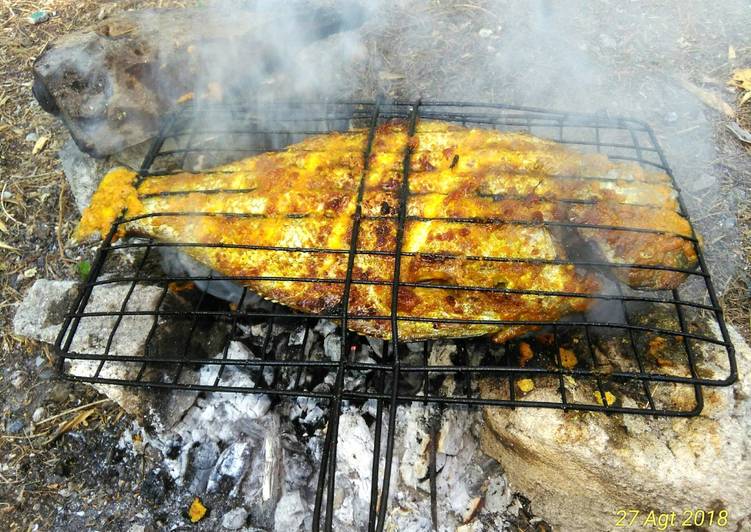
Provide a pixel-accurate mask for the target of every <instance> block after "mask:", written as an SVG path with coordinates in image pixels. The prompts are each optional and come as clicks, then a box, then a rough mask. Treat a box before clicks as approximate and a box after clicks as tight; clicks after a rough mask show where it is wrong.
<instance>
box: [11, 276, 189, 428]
mask: <svg viewBox="0 0 751 532" xmlns="http://www.w3.org/2000/svg"><path fill="white" fill-rule="evenodd" d="M76 287H77V284H76V283H74V282H73V281H50V280H47V279H39V280H37V281H36V282H34V284H33V285H32V286H31V288H30V289H29V291H28V292H27V293H26V296H25V297H24V299H23V301H21V304H20V305H19V306H18V309H17V311H16V315H15V316H14V318H13V330H14V332H15V333H16V334H17V335H19V336H25V337H28V338H33V339H35V340H39V341H42V342H47V343H54V342H55V340H56V338H57V335H58V332H59V331H60V327H61V326H62V323H63V321H64V319H65V314H66V313H67V312H68V309H69V308H70V306H71V305H72V303H73V299H74V297H75V296H76V292H77V290H76ZM129 288H130V287H129V286H128V285H127V284H112V285H98V286H96V287H95V288H94V289H93V291H92V293H91V297H90V299H89V302H88V305H87V307H86V310H87V312H91V313H100V312H101V313H107V314H110V315H104V316H93V317H85V318H83V319H81V321H80V323H79V326H78V329H77V330H76V333H75V335H74V337H73V339H72V340H71V343H70V348H69V352H71V353H82V354H99V355H101V354H104V352H105V348H106V346H107V343H108V341H109V336H110V332H111V331H112V330H113V329H114V325H115V322H116V320H117V318H116V317H115V316H114V315H112V314H115V313H117V312H119V311H120V309H121V307H122V304H123V301H124V300H125V297H126V296H127V294H128V291H129ZM161 293H162V291H161V289H160V288H158V287H156V286H147V285H137V286H136V287H135V289H134V290H133V293H132V294H131V295H130V298H129V300H128V306H127V309H128V310H129V311H153V310H154V309H155V308H156V306H157V305H158V304H159V300H160V298H161ZM152 322H153V318H152V317H151V316H148V315H130V316H124V317H123V318H122V320H121V321H120V323H119V325H118V327H117V329H116V330H115V334H114V335H113V336H112V343H111V346H110V350H109V355H110V356H112V357H118V356H139V355H143V354H144V350H145V344H146V339H147V337H148V334H149V330H150V329H151V326H152ZM67 339H68V338H67V336H66V341H67ZM66 362H67V363H68V364H69V366H68V367H66V372H67V373H69V374H71V375H76V376H81V377H91V376H93V374H94V373H95V372H96V370H97V367H98V366H99V361H95V360H80V359H79V360H73V359H71V360H68V361H66ZM138 369H139V368H137V367H136V366H135V365H134V364H120V363H117V362H115V361H113V362H107V363H105V365H104V366H103V367H102V369H101V371H100V373H99V376H100V377H105V378H111V379H117V380H122V379H129V378H130V379H132V378H134V377H135V376H136V374H137V372H138ZM183 373H184V375H185V378H184V379H183V382H190V381H191V380H193V381H195V375H194V373H193V372H192V370H189V369H186V370H184V372H183ZM93 386H94V388H96V389H97V390H98V391H99V392H100V393H103V394H105V395H106V396H107V397H109V398H110V399H112V400H113V401H115V402H117V403H118V404H119V405H120V406H121V407H123V409H125V410H126V411H127V412H129V413H131V414H134V415H139V416H146V415H148V416H149V421H150V424H152V425H164V426H166V427H169V426H171V425H172V424H174V423H175V422H176V421H177V420H179V419H180V417H181V416H182V413H183V412H185V410H186V409H187V408H188V407H190V405H191V404H192V403H193V401H194V400H195V397H196V395H197V393H178V394H170V395H168V396H167V398H166V399H165V398H160V397H158V396H157V395H156V394H149V395H143V394H140V393H138V391H137V390H136V389H131V388H127V387H124V386H116V385H108V384H94V385H93ZM66 397H67V395H66ZM53 400H54V399H53Z"/></svg>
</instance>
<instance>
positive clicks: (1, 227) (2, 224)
mask: <svg viewBox="0 0 751 532" xmlns="http://www.w3.org/2000/svg"><path fill="white" fill-rule="evenodd" d="M0 232H3V233H7V232H8V226H7V225H5V222H3V221H2V220H0Z"/></svg>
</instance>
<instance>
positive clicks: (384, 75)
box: [378, 70, 404, 81]
mask: <svg viewBox="0 0 751 532" xmlns="http://www.w3.org/2000/svg"><path fill="white" fill-rule="evenodd" d="M378 79H380V80H382V81H397V80H400V79H404V76H403V75H401V74H397V73H395V72H389V71H387V70H381V71H380V72H379V73H378Z"/></svg>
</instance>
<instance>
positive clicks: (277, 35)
mask: <svg viewBox="0 0 751 532" xmlns="http://www.w3.org/2000/svg"><path fill="white" fill-rule="evenodd" d="M340 4H344V5H339V6H336V7H334V6H321V7H315V8H314V7H310V8H308V9H299V6H297V8H296V9H279V8H276V6H275V9H273V10H271V9H267V10H259V11H250V10H248V9H234V8H233V9H232V10H231V11H230V12H228V11H226V10H222V9H212V10H207V9H159V10H149V9H143V10H132V11H127V12H123V13H120V14H117V15H114V16H112V17H109V18H107V19H106V20H103V21H100V22H98V23H96V24H95V25H94V26H91V27H89V28H86V29H84V30H81V31H77V32H73V33H66V34H64V35H62V36H61V37H58V38H57V39H55V40H54V41H53V42H52V43H50V46H48V47H46V48H45V50H44V51H43V52H42V54H41V55H40V56H39V57H38V58H37V60H36V61H35V63H34V67H33V70H34V85H33V92H34V96H35V97H36V99H37V100H38V101H39V103H40V105H41V106H42V108H43V109H45V110H46V111H48V112H51V113H54V114H56V115H58V116H60V117H61V118H62V120H63V122H64V123H65V125H66V126H67V127H68V129H69V130H70V132H71V135H72V137H73V139H74V140H75V142H76V144H77V145H78V146H79V147H80V148H81V149H82V150H83V151H85V152H87V153H90V154H92V155H94V156H95V157H102V156H105V155H109V154H112V153H116V152H118V151H120V150H122V149H123V148H125V147H127V146H133V145H135V144H139V143H142V142H143V141H145V140H147V139H149V138H150V137H152V136H153V135H155V134H156V133H157V132H158V130H159V125H160V118H161V117H163V116H165V115H166V114H167V113H168V112H170V111H172V110H175V109H177V108H178V107H179V103H178V100H179V98H180V97H181V96H183V95H185V94H188V93H194V95H195V99H196V100H201V99H203V100H204V101H205V100H206V99H207V98H209V97H210V96H211V90H212V87H213V86H219V87H221V90H222V91H223V93H224V94H227V95H229V94H232V93H234V92H235V91H238V90H241V91H246V90H248V88H249V87H255V88H256V89H259V86H260V85H261V84H262V83H263V82H264V81H265V80H267V78H268V75H269V70H281V71H282V72H284V71H285V70H290V69H291V67H292V64H293V63H294V61H295V59H296V56H297V53H298V52H299V51H300V50H301V49H302V48H303V47H304V46H305V45H307V44H309V43H312V42H315V41H317V40H319V39H322V38H324V37H326V36H328V35H331V34H334V33H337V32H340V31H343V30H346V29H349V28H351V27H357V26H359V25H360V24H361V23H362V20H363V17H362V14H361V13H360V12H359V8H358V6H357V5H356V4H354V3H352V2H347V3H343V2H340ZM345 8H349V10H347V9H345ZM228 22H231V23H228ZM275 42H279V43H282V42H283V43H284V46H274V45H273V44H274V43H275ZM247 50H255V52H254V54H253V59H254V60H253V61H248V58H247V56H246V53H247ZM239 65H242V67H243V68H238V66H239ZM156 72H158V73H159V75H158V76H157V75H155V73H156ZM214 84H215V85H214ZM291 85H294V84H291ZM274 89H275V90H277V91H278V88H277V87H276V86H275V87H274ZM215 98H221V96H218V95H217V96H215Z"/></svg>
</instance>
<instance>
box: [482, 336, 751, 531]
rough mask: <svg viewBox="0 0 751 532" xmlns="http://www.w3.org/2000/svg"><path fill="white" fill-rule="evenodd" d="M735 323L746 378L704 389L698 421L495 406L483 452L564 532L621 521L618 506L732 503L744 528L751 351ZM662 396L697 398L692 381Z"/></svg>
mask: <svg viewBox="0 0 751 532" xmlns="http://www.w3.org/2000/svg"><path fill="white" fill-rule="evenodd" d="M729 329H730V338H731V341H732V343H733V344H734V346H735V350H736V359H737V362H738V373H739V375H740V380H739V382H738V383H736V384H735V385H734V386H732V387H722V388H712V387H708V388H704V404H705V407H704V410H703V412H702V413H701V415H699V416H697V417H693V418H652V417H649V416H633V415H631V416H605V415H600V414H577V415H571V414H566V413H564V412H563V411H560V410H551V409H535V408H517V409H514V410H511V409H503V408H486V409H485V410H484V419H485V426H484V428H483V430H482V434H481V442H482V448H483V450H484V451H485V452H486V453H487V454H488V455H490V456H492V457H494V458H496V459H497V460H498V461H499V462H500V463H501V464H502V466H503V469H504V471H505V472H506V474H507V475H508V479H509V481H510V483H511V486H512V487H513V489H514V491H520V492H522V493H523V494H524V495H525V496H526V497H527V498H529V499H530V500H532V501H533V503H534V508H535V512H536V513H538V514H539V515H541V516H543V517H544V518H545V520H546V521H547V522H548V523H550V525H552V527H553V528H554V529H555V530H558V529H560V530H602V529H603V528H604V524H605V523H609V524H610V525H609V526H614V524H613V523H614V521H613V515H614V513H613V512H614V511H615V510H614V509H618V508H624V509H629V508H636V509H642V510H646V509H653V508H654V509H656V510H658V511H666V512H670V511H673V510H676V511H677V510H679V509H684V508H703V509H707V508H722V509H723V510H727V512H728V517H729V521H728V525H727V526H728V529H733V530H735V529H739V530H740V529H743V528H744V525H743V523H748V521H749V519H751V498H749V496H748V486H751V462H749V460H748V459H747V457H748V456H749V455H751V438H749V434H751V348H749V346H748V345H747V344H746V343H745V341H744V340H743V338H742V337H741V336H740V335H739V334H738V333H737V331H735V330H734V329H733V328H732V327H729ZM710 334H718V333H717V332H714V333H710ZM700 358H701V360H702V362H703V365H704V366H705V367H706V368H707V371H711V370H709V364H711V363H712V361H713V360H714V361H719V360H721V359H723V358H724V359H725V360H727V357H726V355H725V354H724V353H718V352H717V350H716V349H715V348H707V349H705V350H704V353H702V354H701V355H700ZM726 364H727V362H725V365H726ZM718 373H719V374H723V375H724V374H725V373H724V372H721V371H720V372H718ZM707 376H708V377H709V374H707ZM500 386H502V384H501V383H500V382H493V381H490V380H489V381H486V382H485V383H483V385H482V389H481V393H482V396H483V397H496V396H497V395H496V393H497V392H498V391H499V390H500ZM653 393H660V394H665V396H666V400H667V401H669V402H670V403H671V404H674V405H680V404H687V405H691V404H692V402H693V390H692V388H691V387H690V386H675V385H665V386H661V387H655V391H654V392H653ZM556 394H557V392H555V391H552V392H551V390H549V389H547V388H545V387H539V388H535V389H534V390H533V391H532V392H531V393H529V394H528V395H527V399H529V400H530V401H532V400H538V401H544V400H551V399H552V400H556V399H555V398H554V397H553V396H554V395H556ZM558 400H559V399H558ZM622 400H623V401H627V400H628V398H627V397H624V398H623V399H622ZM572 494H576V496H574V497H572Z"/></svg>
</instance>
